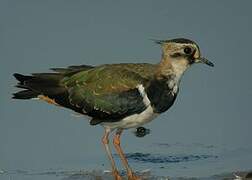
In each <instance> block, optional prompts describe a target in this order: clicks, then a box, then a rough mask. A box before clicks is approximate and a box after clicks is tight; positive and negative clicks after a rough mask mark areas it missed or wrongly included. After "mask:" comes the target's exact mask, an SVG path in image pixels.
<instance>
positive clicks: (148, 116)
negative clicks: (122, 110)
mask: <svg viewBox="0 0 252 180" xmlns="http://www.w3.org/2000/svg"><path fill="white" fill-rule="evenodd" d="M157 116H158V114H157V113H154V112H153V109H152V107H151V106H149V107H148V108H147V109H145V110H144V111H143V112H141V113H140V114H133V115H131V116H128V117H126V118H124V119H122V120H120V121H118V122H103V123H102V126H104V127H105V128H109V129H117V128H122V129H128V128H134V127H139V126H142V125H144V124H146V123H148V122H150V121H151V120H153V119H154V118H155V117H157Z"/></svg>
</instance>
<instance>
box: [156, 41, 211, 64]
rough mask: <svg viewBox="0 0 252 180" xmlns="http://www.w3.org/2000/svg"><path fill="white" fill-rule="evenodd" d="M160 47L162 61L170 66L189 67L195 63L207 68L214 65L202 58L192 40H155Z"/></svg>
mask: <svg viewBox="0 0 252 180" xmlns="http://www.w3.org/2000/svg"><path fill="white" fill-rule="evenodd" d="M155 42H156V43H157V44H160V45H161V47H162V54H163V59H164V60H165V59H167V60H169V61H171V63H172V64H175V65H176V64H177V65H181V66H182V65H184V66H190V65H192V64H195V63H204V64H207V65H209V66H212V67H213V66H214V64H213V63H212V62H211V61H209V60H207V59H206V58H204V57H202V56H201V54H200V49H199V46H198V45H197V44H196V43H195V42H194V41H192V40H189V39H184V38H179V39H171V40H155Z"/></svg>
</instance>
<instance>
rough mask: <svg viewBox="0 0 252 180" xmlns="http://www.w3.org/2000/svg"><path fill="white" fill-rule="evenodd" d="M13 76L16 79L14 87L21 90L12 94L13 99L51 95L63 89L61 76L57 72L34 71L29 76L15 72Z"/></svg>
mask: <svg viewBox="0 0 252 180" xmlns="http://www.w3.org/2000/svg"><path fill="white" fill-rule="evenodd" d="M13 76H14V77H15V78H16V79H17V80H18V83H17V85H16V87H18V88H21V89H23V90H21V91H18V92H16V93H14V94H13V97H12V98H13V99H32V98H37V97H38V96H39V95H44V96H48V97H49V96H53V95H55V94H59V93H62V92H64V91H65V89H64V87H63V86H61V85H60V80H61V79H62V78H63V77H62V75H61V74H58V73H36V74H32V75H31V76H26V75H22V74H18V73H15V74H13Z"/></svg>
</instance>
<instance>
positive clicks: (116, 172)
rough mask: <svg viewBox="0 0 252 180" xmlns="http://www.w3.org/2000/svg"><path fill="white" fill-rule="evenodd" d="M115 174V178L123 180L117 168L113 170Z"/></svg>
mask: <svg viewBox="0 0 252 180" xmlns="http://www.w3.org/2000/svg"><path fill="white" fill-rule="evenodd" d="M113 175H114V177H115V180H122V177H121V176H120V174H119V172H118V171H117V170H115V171H113Z"/></svg>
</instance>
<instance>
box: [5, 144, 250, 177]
mask: <svg viewBox="0 0 252 180" xmlns="http://www.w3.org/2000/svg"><path fill="white" fill-rule="evenodd" d="M154 149H155V150H154ZM167 150H169V154H168V153H167ZM148 151H152V153H143V152H134V153H126V156H127V158H128V160H129V163H130V164H131V166H132V167H134V169H136V174H138V175H139V176H141V177H142V178H143V179H146V180H149V179H150V180H152V179H153V180H155V179H157V180H165V179H175V180H177V179H186V180H187V179H205V180H220V179H237V180H238V179H239V178H236V177H238V176H241V177H245V176H246V174H247V173H248V172H249V170H251V169H249V168H251V162H252V157H251V154H252V151H251V149H247V150H245V149H237V150H233V151H225V153H224V154H223V153H221V152H220V149H219V148H218V147H215V146H213V145H204V144H199V143H195V144H182V143H175V144H166V143H155V144H153V145H152V146H149V147H148ZM249 154H250V156H248V155H249ZM114 157H115V159H116V161H119V157H118V156H117V155H116V154H114ZM233 160H235V161H233ZM94 161H95V160H94ZM231 161H233V162H238V161H242V162H243V165H244V166H243V169H234V166H232V164H229V163H230V162H231ZM223 164H224V165H225V168H221V167H222V166H221V165H223ZM105 169H106V167H104V165H102V167H99V168H97V169H77V168H76V169H63V168H56V169H55V168H49V169H46V168H45V169H37V170H34V169H12V170H11V169H9V170H8V169H1V171H0V179H1V180H5V179H6V180H15V179H18V180H33V179H35V180H42V179H43V180H89V179H91V180H92V179H94V180H100V179H104V180H110V179H111V180H112V179H113V178H112V176H111V172H110V170H105ZM244 170H247V172H245V171H244ZM243 171H244V172H243ZM120 173H121V174H122V176H123V177H125V179H126V176H125V175H126V173H125V171H124V170H121V172H120Z"/></svg>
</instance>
